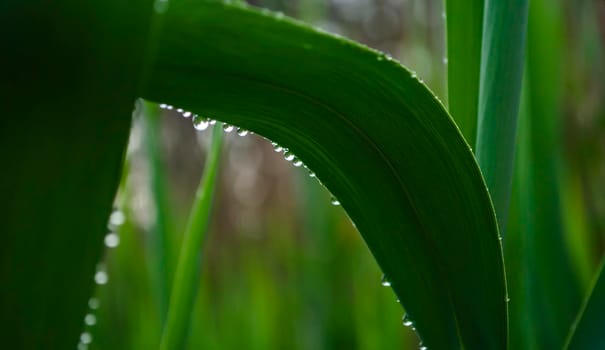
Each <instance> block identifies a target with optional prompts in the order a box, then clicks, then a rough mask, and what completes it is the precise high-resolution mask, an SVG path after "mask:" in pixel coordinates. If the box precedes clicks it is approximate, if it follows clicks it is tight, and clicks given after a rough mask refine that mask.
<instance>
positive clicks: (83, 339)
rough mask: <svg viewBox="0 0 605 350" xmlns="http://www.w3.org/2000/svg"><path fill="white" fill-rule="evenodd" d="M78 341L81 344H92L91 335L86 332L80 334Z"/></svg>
mask: <svg viewBox="0 0 605 350" xmlns="http://www.w3.org/2000/svg"><path fill="white" fill-rule="evenodd" d="M80 341H81V342H82V344H90V343H91V342H92V335H91V334H90V333H88V332H84V333H82V334H80Z"/></svg>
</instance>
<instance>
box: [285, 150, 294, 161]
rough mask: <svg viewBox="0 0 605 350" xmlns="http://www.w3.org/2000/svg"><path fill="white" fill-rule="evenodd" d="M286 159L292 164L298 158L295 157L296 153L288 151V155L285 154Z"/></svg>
mask: <svg viewBox="0 0 605 350" xmlns="http://www.w3.org/2000/svg"><path fill="white" fill-rule="evenodd" d="M284 158H285V159H286V160H287V161H288V162H291V161H292V160H294V158H296V156H294V153H292V152H290V151H286V153H284Z"/></svg>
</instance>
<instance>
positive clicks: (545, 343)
mask: <svg viewBox="0 0 605 350" xmlns="http://www.w3.org/2000/svg"><path fill="white" fill-rule="evenodd" d="M562 10H563V9H562V4H561V2H560V1H544V0H532V1H531V3H530V10H529V11H530V12H529V13H530V15H529V16H530V17H529V18H530V22H529V27H528V42H527V44H528V45H527V47H528V48H527V77H528V97H529V116H528V117H529V118H528V123H529V135H530V137H529V152H531V162H528V163H526V164H523V165H522V166H523V167H525V168H527V169H528V170H527V171H528V172H529V173H530V177H529V179H528V181H531V189H530V191H529V192H528V195H529V196H528V198H527V201H531V202H532V203H533V205H532V207H533V211H532V212H531V215H532V219H533V226H532V228H531V229H530V230H527V231H526V232H524V234H525V235H526V236H527V237H526V240H527V241H528V242H529V243H528V244H529V251H528V254H529V269H530V273H531V276H532V279H531V282H530V286H528V290H529V291H530V294H531V302H530V305H531V306H530V309H529V310H528V311H529V312H532V313H533V315H534V316H533V319H534V322H535V323H534V329H535V330H536V331H535V332H534V336H535V337H536V343H537V344H538V345H539V347H540V348H549V349H554V348H560V347H561V346H562V345H563V342H564V340H565V336H566V334H567V330H568V329H569V325H570V324H571V323H572V321H573V320H574V317H575V316H576V314H577V311H578V308H579V307H580V302H581V293H580V288H579V283H578V275H577V274H576V269H575V266H574V263H575V262H574V261H572V260H571V259H570V254H569V248H568V246H567V241H566V239H565V234H564V231H563V228H564V226H563V219H562V214H561V210H562V208H561V205H562V204H561V195H560V192H559V189H560V187H561V186H560V181H561V166H562V164H561V154H562V141H561V128H560V124H561V121H562V105H561V101H562V100H563V89H562V87H563V84H562V81H563V71H564V69H563V67H564V65H563V62H562V58H561V57H562V52H563V46H562V39H561V37H562V36H563V30H562V21H563V17H562V14H561V11H562Z"/></svg>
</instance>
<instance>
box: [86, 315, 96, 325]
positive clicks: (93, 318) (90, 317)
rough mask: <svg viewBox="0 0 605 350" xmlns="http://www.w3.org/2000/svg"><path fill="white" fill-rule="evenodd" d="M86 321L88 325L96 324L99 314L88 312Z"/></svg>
mask: <svg viewBox="0 0 605 350" xmlns="http://www.w3.org/2000/svg"><path fill="white" fill-rule="evenodd" d="M84 323H86V325H87V326H94V325H95V324H97V316H95V315H94V314H86V316H84Z"/></svg>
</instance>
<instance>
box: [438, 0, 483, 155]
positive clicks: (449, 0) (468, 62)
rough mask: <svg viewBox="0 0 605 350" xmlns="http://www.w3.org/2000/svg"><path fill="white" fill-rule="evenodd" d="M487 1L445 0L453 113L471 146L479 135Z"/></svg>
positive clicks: (449, 96) (449, 80)
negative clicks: (481, 72) (481, 71)
mask: <svg viewBox="0 0 605 350" xmlns="http://www.w3.org/2000/svg"><path fill="white" fill-rule="evenodd" d="M484 2H485V1H484V0H472V1H468V0H445V5H446V14H447V17H446V23H447V89H448V106H449V108H448V109H449V112H450V114H451V115H452V117H453V118H454V120H455V121H456V124H457V125H458V127H459V128H460V131H462V135H464V138H465V139H466V142H468V144H469V145H474V144H475V138H476V135H477V106H478V104H479V71H480V67H481V37H482V35H483V8H484Z"/></svg>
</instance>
